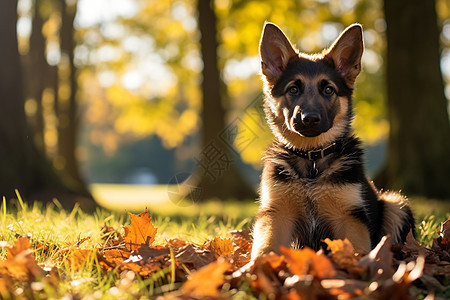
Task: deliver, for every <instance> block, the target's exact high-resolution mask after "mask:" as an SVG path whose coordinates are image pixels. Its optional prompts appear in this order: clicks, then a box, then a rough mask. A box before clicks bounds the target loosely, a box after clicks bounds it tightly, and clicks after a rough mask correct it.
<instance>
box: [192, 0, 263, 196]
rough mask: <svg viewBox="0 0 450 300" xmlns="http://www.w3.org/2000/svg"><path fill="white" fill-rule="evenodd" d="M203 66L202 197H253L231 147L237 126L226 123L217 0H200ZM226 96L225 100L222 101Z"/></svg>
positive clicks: (200, 167)
mask: <svg viewBox="0 0 450 300" xmlns="http://www.w3.org/2000/svg"><path fill="white" fill-rule="evenodd" d="M197 5H198V6H197V8H198V21H199V30H200V34H201V38H200V45H201V53H202V59H203V70H202V77H203V78H202V104H203V107H202V113H201V116H202V126H201V133H202V135H201V136H202V150H201V153H200V156H199V161H198V165H197V166H198V170H197V176H198V178H199V179H200V184H199V185H200V188H201V194H200V197H201V198H202V199H208V198H213V197H218V198H220V199H227V198H237V199H245V198H247V199H248V198H254V196H255V191H253V190H252V189H251V188H250V186H249V184H248V183H247V182H246V181H245V180H244V179H243V177H242V175H241V174H240V172H239V171H238V169H237V164H236V162H235V161H234V160H235V159H236V158H234V159H233V156H232V154H231V151H230V149H229V147H230V146H231V147H232V146H233V144H232V143H233V141H234V138H235V137H236V131H237V129H238V128H236V127H235V126H233V124H231V126H226V122H225V110H224V108H223V103H224V102H225V101H227V100H228V99H226V100H225V99H223V96H224V94H225V93H226V87H225V86H224V84H223V83H222V80H221V78H220V71H219V69H218V63H219V62H218V58H217V49H218V42H217V29H216V26H217V19H216V14H215V11H214V1H210V0H198V4H197ZM223 100H225V101H223ZM221 137H222V138H221Z"/></svg>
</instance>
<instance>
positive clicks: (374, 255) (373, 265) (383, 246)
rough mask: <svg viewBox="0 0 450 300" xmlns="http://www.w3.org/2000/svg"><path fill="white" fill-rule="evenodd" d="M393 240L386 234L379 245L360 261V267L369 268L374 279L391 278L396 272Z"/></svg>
mask: <svg viewBox="0 0 450 300" xmlns="http://www.w3.org/2000/svg"><path fill="white" fill-rule="evenodd" d="M392 262H393V254H392V251H391V240H390V238H388V236H384V237H383V238H382V239H381V240H380V242H379V243H378V245H377V246H376V247H375V248H374V249H373V250H372V251H370V252H369V254H367V255H366V256H364V257H363V258H361V259H360V261H359V262H358V266H359V267H363V268H367V269H368V270H369V276H370V278H372V280H378V279H381V280H384V279H389V278H391V277H392V275H393V274H394V269H393V268H392Z"/></svg>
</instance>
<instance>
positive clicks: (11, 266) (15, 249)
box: [0, 237, 43, 281]
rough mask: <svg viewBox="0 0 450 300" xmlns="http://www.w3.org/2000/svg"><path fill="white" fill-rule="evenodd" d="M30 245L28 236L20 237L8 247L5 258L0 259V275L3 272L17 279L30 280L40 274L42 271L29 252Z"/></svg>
mask: <svg viewBox="0 0 450 300" xmlns="http://www.w3.org/2000/svg"><path fill="white" fill-rule="evenodd" d="M30 246H31V243H30V241H29V240H28V238H26V237H21V238H18V239H17V241H16V242H15V243H14V245H13V246H12V247H9V248H8V253H7V259H6V260H4V261H0V277H1V275H2V273H4V275H7V276H9V277H11V278H14V279H17V280H19V281H31V280H34V279H35V278H36V277H38V276H41V275H42V273H43V271H42V269H41V268H40V267H39V266H38V264H37V263H36V260H35V258H34V256H33V255H32V254H31V250H30Z"/></svg>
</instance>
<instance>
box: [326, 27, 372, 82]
mask: <svg viewBox="0 0 450 300" xmlns="http://www.w3.org/2000/svg"><path fill="white" fill-rule="evenodd" d="M363 50H364V45H363V36H362V27H361V25H359V24H353V25H350V26H348V27H347V28H346V29H345V30H344V31H343V32H342V33H341V35H340V36H339V37H338V38H337V39H336V40H335V41H334V43H333V44H332V45H331V47H330V48H329V49H328V50H327V51H326V52H325V55H324V56H325V59H326V60H331V63H332V65H333V66H334V68H335V69H336V70H337V71H338V72H339V73H341V75H342V76H343V77H344V79H345V82H346V83H347V85H348V86H349V87H350V88H353V86H354V84H355V79H356V76H358V74H359V72H361V57H362V53H363Z"/></svg>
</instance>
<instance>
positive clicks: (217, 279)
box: [181, 259, 231, 298]
mask: <svg viewBox="0 0 450 300" xmlns="http://www.w3.org/2000/svg"><path fill="white" fill-rule="evenodd" d="M230 268H231V264H230V263H229V262H227V261H225V260H223V259H221V260H217V261H215V262H212V263H210V264H209V265H207V266H205V267H203V268H201V269H200V270H198V271H196V272H194V273H192V275H191V276H190V277H189V279H188V281H186V282H185V283H184V284H183V286H182V287H181V292H182V293H184V294H187V295H190V296H194V297H202V298H221V295H220V292H219V291H218V288H219V287H220V286H222V285H223V284H224V282H225V279H224V277H225V275H224V274H225V272H226V271H227V270H229V269H230Z"/></svg>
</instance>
